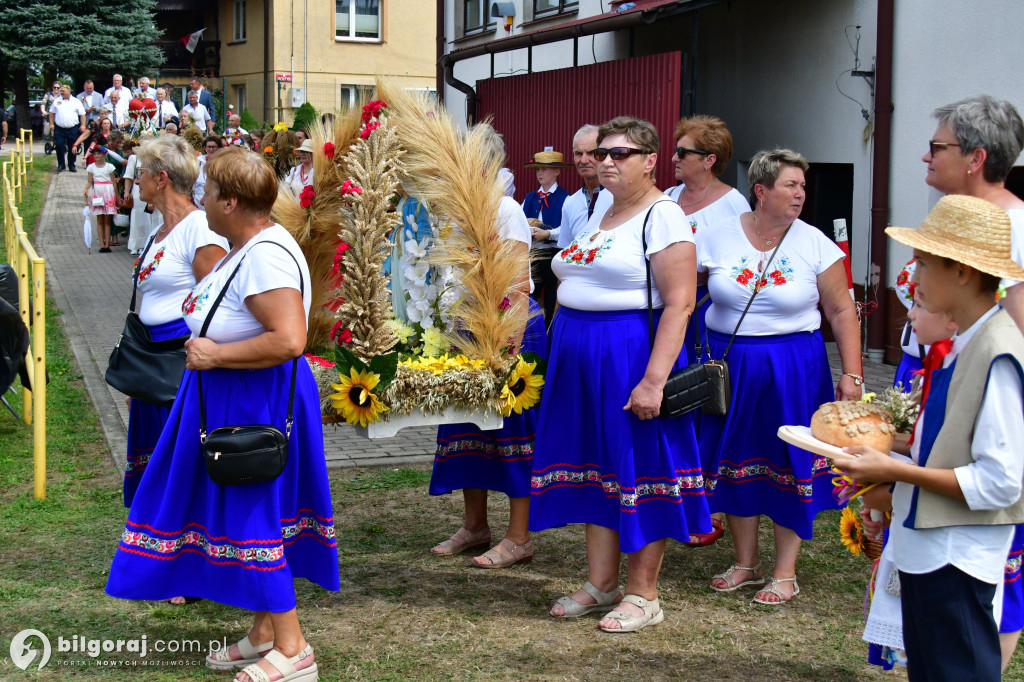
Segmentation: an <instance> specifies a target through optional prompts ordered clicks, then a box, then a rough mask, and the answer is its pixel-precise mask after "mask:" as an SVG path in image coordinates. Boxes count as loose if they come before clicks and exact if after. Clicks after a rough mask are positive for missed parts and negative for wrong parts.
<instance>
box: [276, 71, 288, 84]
mask: <svg viewBox="0 0 1024 682" xmlns="http://www.w3.org/2000/svg"><path fill="white" fill-rule="evenodd" d="M276 80H277V82H278V83H291V82H292V75H291V74H290V73H279V74H277V78H276Z"/></svg>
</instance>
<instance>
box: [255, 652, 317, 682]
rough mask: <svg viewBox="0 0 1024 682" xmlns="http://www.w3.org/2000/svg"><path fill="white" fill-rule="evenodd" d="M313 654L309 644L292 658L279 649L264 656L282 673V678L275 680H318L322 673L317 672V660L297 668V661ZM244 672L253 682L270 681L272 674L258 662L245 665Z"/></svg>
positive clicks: (296, 681) (277, 681) (278, 681)
mask: <svg viewBox="0 0 1024 682" xmlns="http://www.w3.org/2000/svg"><path fill="white" fill-rule="evenodd" d="M312 655H313V647H312V646H311V645H309V644H307V645H306V648H305V649H303V650H302V651H300V652H299V653H298V655H297V656H292V657H291V658H289V657H287V656H285V655H284V654H282V653H281V652H280V651H278V650H277V649H271V650H270V651H269V652H268V653H267V655H266V656H264V657H263V658H264V660H266V662H267V663H269V664H270V665H272V666H274V667H275V668H276V669H277V672H279V673H281V675H282V677H281V679H279V680H276V681H275V682H316V681H317V680H319V679H320V675H319V673H318V672H317V668H316V662H315V661H314V662H313V663H310V664H309V666H308V667H305V668H303V669H302V670H296V669H295V663H297V662H298V661H301V660H303V659H305V658H308V657H310V656H312ZM242 672H243V673H245V674H246V675H248V676H249V679H250V680H252V682H270V675H268V674H267V671H265V670H264V669H263V668H261V667H260V666H259V665H258V664H256V663H253V664H252V665H247V666H245V667H244V668H242Z"/></svg>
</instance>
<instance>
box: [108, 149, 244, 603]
mask: <svg viewBox="0 0 1024 682" xmlns="http://www.w3.org/2000/svg"><path fill="white" fill-rule="evenodd" d="M135 156H136V157H137V158H138V162H137V167H138V168H140V169H141V170H139V171H138V172H137V173H136V180H135V182H136V184H138V186H139V200H140V201H143V202H146V203H149V204H151V205H153V206H154V207H156V208H157V209H159V211H160V215H163V216H165V218H164V222H163V224H162V225H160V227H159V228H158V229H157V230H156V233H155V234H154V235H153V238H152V239H151V240H150V242H149V243H148V244H147V245H146V248H145V250H144V251H143V253H142V255H141V256H140V257H139V259H138V261H137V262H136V263H135V273H134V276H135V281H136V282H137V285H138V290H139V292H140V293H141V294H142V302H141V303H140V304H139V306H138V313H139V319H140V320H141V321H142V323H143V324H144V325H146V327H147V328H148V329H149V334H150V336H152V337H153V340H154V341H164V340H167V339H173V338H176V337H180V336H188V333H189V331H188V326H187V325H186V324H185V321H184V320H183V319H181V302H182V301H183V300H184V299H185V296H187V295H188V292H189V291H191V289H192V287H193V286H194V285H195V283H196V282H198V281H199V280H201V279H202V278H203V277H206V275H207V274H209V272H210V270H212V269H213V266H214V264H215V263H216V262H217V261H219V260H220V259H221V258H223V257H224V254H225V253H227V249H228V242H227V240H226V239H224V238H223V237H221V236H219V235H216V234H214V233H213V232H212V231H211V230H210V228H209V226H208V225H207V223H206V214H205V213H203V212H202V211H200V210H198V209H197V208H196V207H195V206H193V205H192V200H191V199H190V198H189V192H190V191H191V190H192V185H193V184H194V183H195V181H196V175H197V174H198V173H199V164H198V163H197V162H196V154H195V150H193V149H192V147H191V146H190V145H189V144H188V143H187V142H185V141H184V140H183V139H182V138H180V137H176V136H174V135H166V136H164V137H160V138H157V139H155V140H152V141H150V142H147V143H146V144H144V145H142V146H140V147H138V148H137V149H136V150H135ZM133 307H134V297H133ZM170 411H171V408H170V407H165V406H163V405H155V404H153V403H147V402H144V401H142V400H138V399H132V400H130V401H129V403H128V457H127V462H128V465H127V467H126V468H125V472H124V506H126V507H130V506H132V500H133V499H134V497H135V490H136V489H137V488H138V487H139V481H140V480H142V474H143V472H145V470H146V466H147V465H148V464H149V458H150V456H151V455H152V454H153V447H154V446H155V445H156V441H157V439H158V438H159V437H160V432H161V431H163V429H164V423H165V422H166V421H167V415H168V414H170ZM181 600H182V598H181V597H177V598H176V600H175V601H176V603H177V602H178V601H181Z"/></svg>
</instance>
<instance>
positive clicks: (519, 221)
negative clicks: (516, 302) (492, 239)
mask: <svg viewBox="0 0 1024 682" xmlns="http://www.w3.org/2000/svg"><path fill="white" fill-rule="evenodd" d="M498 236H499V237H500V238H501V239H511V240H513V241H517V242H522V243H524V244H526V245H527V246H529V245H530V243H531V242H532V241H533V235H532V233H531V230H530V223H529V222H527V220H526V214H525V213H523V207H522V206H520V205H519V204H518V203H517V202H516V200H515V199H513V198H512V197H510V196H503V197H501V203H500V204H498ZM527 267H529V266H527ZM527 277H528V278H529V280H530V293H531V294H532V293H533V278H532V277H529V274H528V273H527Z"/></svg>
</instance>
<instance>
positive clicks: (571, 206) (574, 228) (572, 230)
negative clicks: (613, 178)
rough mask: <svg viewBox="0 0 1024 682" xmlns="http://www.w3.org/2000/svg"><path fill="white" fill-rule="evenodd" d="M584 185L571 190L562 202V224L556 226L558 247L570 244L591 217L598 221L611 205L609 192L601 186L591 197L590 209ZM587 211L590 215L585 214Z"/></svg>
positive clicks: (562, 247)
mask: <svg viewBox="0 0 1024 682" xmlns="http://www.w3.org/2000/svg"><path fill="white" fill-rule="evenodd" d="M585 189H586V188H585V187H581V188H580V189H578V190H576V191H575V192H573V193H572V194H571V195H570V196H569V198H567V199H566V200H565V202H564V203H563V204H562V225H561V227H559V228H558V248H560V249H564V248H565V247H567V246H569V244H572V240H573V239H575V238H576V235H578V234H579V233H580V230H582V229H583V228H585V227H586V226H587V223H588V222H590V220H592V219H593V218H597V220H598V222H600V220H601V218H603V217H604V214H605V211H607V210H608V208H609V207H610V206H611V205H612V201H613V199H612V195H611V192H609V191H608V190H606V189H604V188H602V189H601V191H599V192H598V193H597V197H595V198H594V199H593V201H594V210H593V211H590V207H589V204H587V198H586V197H585V196H583V190H585ZM588 211H589V212H590V214H591V215H589V216H588V215H587V213H588Z"/></svg>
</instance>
